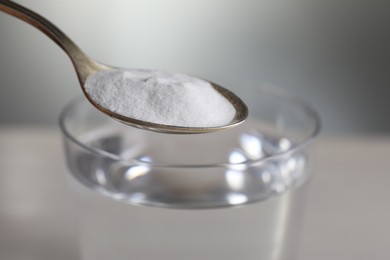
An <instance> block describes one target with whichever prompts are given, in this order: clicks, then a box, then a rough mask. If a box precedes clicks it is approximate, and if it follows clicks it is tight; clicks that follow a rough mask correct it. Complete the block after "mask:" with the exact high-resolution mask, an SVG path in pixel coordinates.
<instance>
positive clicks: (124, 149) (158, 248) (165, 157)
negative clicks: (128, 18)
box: [66, 127, 309, 260]
mask: <svg viewBox="0 0 390 260" xmlns="http://www.w3.org/2000/svg"><path fill="white" fill-rule="evenodd" d="M253 129H254V128H247V130H245V131H242V129H237V130H233V131H226V132H225V133H218V134H207V135H196V136H190V137H189V136H177V135H161V134H155V133H149V132H146V131H139V130H131V131H130V130H129V128H128V127H126V129H125V130H119V129H116V128H115V129H113V128H110V127H107V128H102V129H100V130H99V131H93V132H89V133H87V134H83V135H82V136H80V140H83V142H84V143H86V144H88V145H89V146H91V147H94V148H96V149H103V150H105V151H107V152H109V154H106V156H99V155H97V154H94V153H89V152H87V151H86V150H84V149H80V148H79V147H78V146H76V145H73V144H69V143H68V144H67V145H66V149H67V156H68V163H69V166H70V169H71V171H72V173H73V176H74V177H75V178H72V183H73V188H74V191H75V192H74V194H75V197H76V198H75V201H76V202H77V203H76V204H77V207H78V209H77V211H78V212H79V213H80V216H79V219H80V222H79V224H80V225H79V231H80V239H81V243H80V252H81V259H82V260H107V259H115V260H125V259H126V260H127V259H137V260H138V259H141V260H152V259H153V260H154V259H162V260H165V259H166V260H182V259H186V260H199V259H205V260H219V259H220V260H230V259H231V260H233V259H234V260H236V259H241V260H252V259H253V260H254V259H256V260H284V259H286V260H287V259H289V260H291V259H294V254H295V249H296V247H297V246H296V243H297V241H298V239H297V237H298V236H299V230H300V223H301V221H300V220H301V212H302V211H301V206H302V196H303V194H304V189H302V188H300V189H296V187H298V186H300V185H301V184H302V183H304V182H305V180H306V179H307V178H308V175H309V174H308V164H307V155H306V154H305V153H303V152H302V151H298V152H295V153H289V154H286V155H285V156H283V157H277V158H269V159H267V160H265V161H261V162H259V161H258V160H259V159H261V158H266V157H269V156H272V155H275V154H277V153H280V152H282V151H285V150H287V149H289V148H290V147H291V146H293V145H294V144H293V142H292V141H290V140H288V139H286V138H283V137H275V135H267V134H265V133H266V132H265V131H264V132H260V131H258V130H253ZM129 131H130V132H129ZM235 131H236V132H235ZM118 158H122V159H123V160H121V161H118V160H117V159H118ZM169 162H175V163H174V164H172V165H171V167H168V166H161V165H166V164H168V163H169ZM216 162H217V163H219V164H220V165H219V167H215V166H213V167H210V165H211V164H215V163H216ZM226 162H229V163H230V164H229V165H227V164H226ZM152 165H153V166H152ZM158 165H160V166H158ZM183 165H186V166H185V167H184V166H183ZM188 165H191V167H190V166H188ZM102 195H103V196H102Z"/></svg>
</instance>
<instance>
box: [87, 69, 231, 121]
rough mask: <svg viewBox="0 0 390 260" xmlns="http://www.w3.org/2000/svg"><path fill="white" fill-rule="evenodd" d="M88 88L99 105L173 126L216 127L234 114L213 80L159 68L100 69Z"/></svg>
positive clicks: (90, 79) (89, 81)
mask: <svg viewBox="0 0 390 260" xmlns="http://www.w3.org/2000/svg"><path fill="white" fill-rule="evenodd" d="M85 90H86V91H87V93H88V94H89V95H90V97H91V98H92V99H93V100H94V101H95V102H96V103H97V104H99V105H100V106H102V107H104V108H106V109H108V110H110V111H112V112H115V113H117V114H120V115H123V116H127V117H130V118H134V119H138V120H142V121H146V122H150V123H156V124H162V125H172V126H183V127H217V126H223V125H227V124H229V123H230V122H231V121H232V119H233V118H234V116H235V109H234V107H233V105H232V104H231V103H230V102H229V101H228V100H226V99H225V98H224V97H223V96H222V95H221V94H219V93H218V92H217V91H216V90H215V89H214V88H213V87H212V86H211V84H210V83H208V82H206V81H204V80H201V79H197V78H194V77H190V76H187V75H182V74H173V73H168V72H163V71H158V70H110V71H101V72H98V73H97V74H95V75H93V76H91V77H89V78H88V80H87V81H86V84H85Z"/></svg>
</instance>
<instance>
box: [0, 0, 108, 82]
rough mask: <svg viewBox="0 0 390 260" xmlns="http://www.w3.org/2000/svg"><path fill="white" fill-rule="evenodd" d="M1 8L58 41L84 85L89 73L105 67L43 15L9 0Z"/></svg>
mask: <svg viewBox="0 0 390 260" xmlns="http://www.w3.org/2000/svg"><path fill="white" fill-rule="evenodd" d="M0 10H1V11H4V12H5V13H7V14H9V15H12V16H14V17H16V18H19V19H20V20H23V21H25V22H27V23H29V24H31V25H32V26H34V27H35V28H37V29H39V30H40V31H42V32H43V33H44V34H46V35H47V36H48V37H49V38H51V39H52V40H53V41H54V42H56V43H57V44H58V45H59V46H60V47H61V48H62V49H63V50H64V51H65V52H66V53H67V54H68V56H69V58H70V59H71V61H72V63H73V66H74V67H75V69H76V72H77V75H78V78H79V81H80V83H81V84H82V85H84V83H85V81H86V79H87V78H88V76H89V75H91V74H94V73H95V72H97V71H98V70H102V69H104V67H105V66H104V65H101V64H98V63H96V62H95V61H93V60H92V59H90V58H89V57H88V56H87V55H86V54H85V53H84V52H83V51H82V50H81V49H80V48H79V47H78V46H77V45H76V44H75V43H74V42H73V41H72V40H71V39H69V37H68V36H66V35H65V34H64V33H63V32H62V31H61V30H60V29H58V28H57V26H55V25H54V24H52V23H51V22H50V21H48V20H47V19H45V18H44V17H42V16H41V15H39V14H37V13H35V12H33V11H31V10H29V9H27V8H25V7H23V6H21V5H19V4H16V3H14V2H12V1H9V0H0Z"/></svg>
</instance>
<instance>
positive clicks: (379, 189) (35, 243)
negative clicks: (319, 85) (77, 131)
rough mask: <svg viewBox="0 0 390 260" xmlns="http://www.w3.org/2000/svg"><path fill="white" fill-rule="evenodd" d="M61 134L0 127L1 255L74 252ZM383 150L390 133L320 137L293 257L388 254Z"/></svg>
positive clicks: (65, 255)
mask: <svg viewBox="0 0 390 260" xmlns="http://www.w3.org/2000/svg"><path fill="white" fill-rule="evenodd" d="M60 142H61V139H60V134H59V130H58V129H57V128H52V129H48V128H43V127H39V128H34V127H28V128H23V127H10V128H0V172H1V174H0V259H4V260H13V259H18V260H24V259H26V260H52V259H60V260H61V259H64V260H65V259H66V260H69V259H77V237H76V235H75V228H74V226H73V210H72V207H71V203H70V194H69V193H68V189H67V180H66V174H67V170H66V169H65V164H64V161H63V154H62V148H61V143H60ZM389 154H390V137H362V138H360V137H348V138H326V139H320V140H319V142H318V153H317V163H316V169H315V176H314V178H313V179H312V181H311V184H310V185H311V186H310V191H309V196H308V200H307V207H306V209H307V210H306V216H305V223H304V229H303V236H302V238H303V239H302V243H301V247H300V257H299V258H298V259H302V260H309V259H310V260H311V259H316V260H322V259H323V260H328V259H335V260H345V259H353V260H360V259H362V260H363V259H387V258H389V257H390V248H389V247H388V234H389V233H390V222H389V221H388V220H389V219H390V207H389V206H388V198H389V197H390V189H389V188H388V183H389V182H390V174H389V172H390V162H389V160H388V157H389ZM205 239H207V238H205ZM156 257H158V256H156Z"/></svg>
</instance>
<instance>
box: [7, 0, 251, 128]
mask: <svg viewBox="0 0 390 260" xmlns="http://www.w3.org/2000/svg"><path fill="white" fill-rule="evenodd" d="M0 10H2V11H4V12H6V13H8V14H10V15H12V16H15V17H16V18H19V19H21V20H23V21H25V22H27V23H29V24H31V25H32V26H34V27H36V28H37V29H39V30H41V31H42V32H43V33H44V34H46V35H47V36H48V37H49V38H50V39H52V40H53V41H55V42H56V43H57V44H58V45H59V46H60V47H61V48H62V49H63V50H64V51H65V52H66V53H67V54H68V56H69V58H70V59H71V61H72V63H73V66H74V68H75V70H76V72H77V75H78V78H79V82H80V85H81V89H82V90H83V92H84V95H85V96H86V98H87V99H88V100H89V102H90V103H91V104H92V105H94V106H95V107H96V108H97V109H99V110H100V111H101V112H103V113H105V114H107V115H108V116H110V117H112V118H114V119H117V120H118V121H120V122H122V123H124V124H128V125H131V126H134V127H138V128H142V129H146V130H151V131H156V132H164V133H176V134H180V133H182V134H196V133H207V132H215V131H219V130H224V129H227V128H230V127H234V126H236V125H238V124H240V123H241V122H243V121H244V120H245V119H246V117H247V115H248V108H247V107H246V105H245V104H244V102H243V101H242V100H241V99H240V98H239V97H237V96H236V95H235V94H234V93H233V92H231V91H229V90H227V89H225V88H223V87H221V86H219V85H217V84H215V83H211V84H212V86H213V87H214V89H215V90H216V91H218V92H219V93H220V94H221V95H222V96H224V97H225V98H226V99H227V100H228V101H229V102H230V103H231V104H232V105H233V106H234V108H235V110H236V114H235V117H234V118H233V120H232V121H231V122H230V123H229V124H227V125H223V126H218V127H178V126H173V125H161V124H155V123H152V122H146V121H141V120H136V119H134V118H130V117H126V116H123V115H121V114H118V113H115V112H113V111H110V110H108V109H106V108H104V107H102V106H100V105H99V104H98V103H96V102H95V100H93V99H92V98H91V97H90V96H89V94H88V93H87V92H86V90H85V88H84V84H85V82H86V80H87V78H88V77H90V76H92V75H94V74H95V73H97V72H98V71H101V70H112V69H118V68H115V67H112V66H107V65H103V64H100V63H98V62H96V61H94V60H93V59H91V58H89V57H88V56H87V55H86V54H85V53H84V52H83V51H82V50H81V49H80V48H79V47H78V46H77V45H76V44H75V43H74V42H73V41H72V40H71V39H70V38H69V37H68V36H66V35H65V34H64V33H63V32H62V31H61V30H60V29H58V28H57V27H56V26H55V25H54V24H53V23H51V22H50V21H48V20H47V19H46V18H44V17H42V16H41V15H39V14H37V13H35V12H33V11H31V10H29V9H27V8H25V7H23V6H21V5H19V4H16V3H14V2H12V1H8V0H0Z"/></svg>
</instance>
